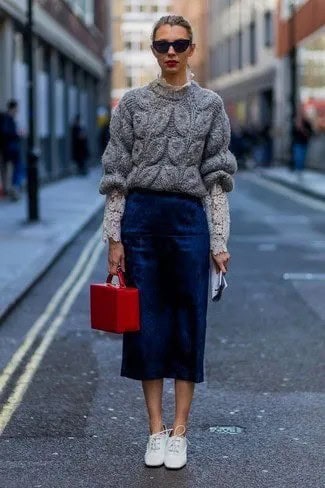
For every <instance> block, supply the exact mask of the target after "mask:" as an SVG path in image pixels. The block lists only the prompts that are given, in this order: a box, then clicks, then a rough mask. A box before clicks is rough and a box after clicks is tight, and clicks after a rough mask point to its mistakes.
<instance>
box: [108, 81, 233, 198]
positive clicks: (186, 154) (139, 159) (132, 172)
mask: <svg viewBox="0 0 325 488" xmlns="http://www.w3.org/2000/svg"><path fill="white" fill-rule="evenodd" d="M110 134H111V138H110V141H109V143H108V145H107V148H106V150H105V152H104V154H103V157H102V163H103V168H104V175H103V177H102V179H101V182H100V190H99V191H100V193H102V194H108V193H110V191H111V190H113V189H118V190H120V191H121V192H122V193H123V194H125V195H126V194H127V191H128V190H129V189H131V188H135V187H140V188H149V189H152V190H163V191H175V192H182V193H188V194H190V195H195V196H198V197H205V196H207V195H208V193H209V190H210V189H211V188H212V186H213V184H218V185H220V186H221V188H222V190H223V191H226V192H229V191H231V190H232V188H233V179H232V175H233V174H234V173H235V171H236V169H237V165H236V160H235V158H234V156H233V155H232V154H231V153H230V152H229V150H228V145H229V139H230V126H229V121H228V117H227V115H226V113H225V110H224V107H223V102H222V100H221V98H220V97H219V96H218V95H217V94H216V93H214V92H212V91H211V90H207V89H205V88H201V87H200V86H199V85H198V84H197V83H195V82H193V81H192V82H191V83H190V84H189V85H188V84H187V86H184V87H183V88H182V89H180V90H177V91H172V90H170V89H168V87H165V86H162V85H161V84H160V83H159V81H158V80H155V81H153V82H151V83H150V84H149V85H147V86H145V87H142V88H136V89H133V90H130V91H129V92H127V93H126V94H125V95H124V96H123V98H122V99H121V101H120V103H119V105H118V107H117V108H116V110H115V111H114V114H113V116H112V121H111V128H110Z"/></svg>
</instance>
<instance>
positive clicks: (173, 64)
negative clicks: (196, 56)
mask: <svg viewBox="0 0 325 488" xmlns="http://www.w3.org/2000/svg"><path fill="white" fill-rule="evenodd" d="M179 39H190V36H189V34H188V32H187V30H186V29H185V27H181V26H179V25H173V26H171V25H169V24H165V25H162V26H161V27H159V29H158V30H157V32H156V36H155V39H154V41H168V42H174V41H176V40H179ZM194 50H195V45H194V44H192V45H190V46H189V47H188V48H187V49H186V51H184V52H182V53H177V52H176V51H175V49H174V48H173V46H170V47H169V50H168V52H167V53H159V52H158V51H156V49H154V48H152V52H153V54H154V56H155V57H156V58H157V61H158V64H159V66H160V68H161V71H162V73H163V74H177V73H182V72H184V71H186V66H187V62H188V58H190V57H191V56H192V55H193V53H194Z"/></svg>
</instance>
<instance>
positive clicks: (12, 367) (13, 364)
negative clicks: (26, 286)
mask: <svg viewBox="0 0 325 488" xmlns="http://www.w3.org/2000/svg"><path fill="white" fill-rule="evenodd" d="M100 232H101V226H100V227H99V228H98V230H97V231H96V232H95V234H94V235H93V236H92V237H91V238H90V239H89V241H88V242H87V244H86V245H85V247H84V249H83V251H82V253H81V255H80V257H79V259H78V261H77V263H76V264H75V266H74V268H73V269H72V271H71V272H70V274H69V275H68V277H67V278H66V280H65V281H64V283H63V284H62V285H61V286H60V288H59V289H58V290H57V291H56V293H55V295H54V296H53V297H52V299H51V301H50V302H49V303H48V305H47V306H46V309H45V310H44V312H43V313H42V315H40V316H39V317H38V319H37V320H36V321H35V322H34V324H33V325H32V327H31V328H30V329H29V331H28V333H27V334H26V336H25V339H24V341H23V342H22V344H21V345H20V346H19V348H18V349H17V350H16V352H15V353H14V354H13V356H12V357H11V359H10V360H9V362H8V363H7V365H6V367H5V368H4V369H3V371H2V373H1V375H0V394H1V393H2V392H3V390H4V388H5V386H6V384H7V383H8V381H9V380H10V378H11V377H12V375H13V374H14V372H15V371H16V369H17V368H18V366H19V364H20V363H21V361H22V360H23V358H24V356H25V355H26V354H27V353H28V351H29V350H30V348H31V347H32V345H33V343H34V342H35V340H36V337H37V336H38V334H39V332H40V331H41V330H42V329H43V327H44V326H45V325H46V323H47V322H48V321H49V319H50V318H51V316H52V315H53V313H54V312H55V310H56V308H57V306H58V304H59V303H60V301H61V300H62V298H64V296H65V295H66V293H67V291H68V290H69V289H70V287H71V286H72V285H73V283H74V282H75V280H76V279H77V277H78V275H79V273H80V272H81V271H82V269H83V267H84V265H85V264H86V262H87V261H88V259H89V256H90V255H91V253H92V250H93V248H94V246H95V245H96V243H97V242H98V240H99V239H100Z"/></svg>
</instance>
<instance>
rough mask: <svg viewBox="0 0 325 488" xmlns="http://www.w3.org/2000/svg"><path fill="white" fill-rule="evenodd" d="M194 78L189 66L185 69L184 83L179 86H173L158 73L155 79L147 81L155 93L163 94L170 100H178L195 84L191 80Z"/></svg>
mask: <svg viewBox="0 0 325 488" xmlns="http://www.w3.org/2000/svg"><path fill="white" fill-rule="evenodd" d="M193 78H194V74H193V73H192V72H191V70H190V69H189V68H187V70H186V80H187V81H186V83H184V85H181V86H175V85H171V84H170V83H168V82H167V81H166V80H165V78H163V77H162V76H161V75H158V76H157V78H156V79H155V80H153V81H152V82H151V83H149V85H148V87H149V88H150V89H151V90H153V91H154V92H155V93H157V95H160V96H163V97H165V98H168V99H171V100H180V99H181V98H183V97H184V96H185V95H186V94H187V93H188V91H189V88H190V87H191V86H192V85H193V84H195V82H193V81H192V79H193Z"/></svg>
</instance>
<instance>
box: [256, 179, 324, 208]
mask: <svg viewBox="0 0 325 488" xmlns="http://www.w3.org/2000/svg"><path fill="white" fill-rule="evenodd" d="M259 176H261V177H262V178H264V179H265V180H270V181H273V182H274V183H278V184H279V185H282V186H284V187H286V188H290V189H291V190H295V191H297V192H299V193H303V194H304V195H307V196H309V197H312V198H317V200H321V201H322V202H325V194H323V193H318V192H316V191H313V190H310V189H309V188H306V187H304V186H301V185H299V184H297V183H294V182H291V181H286V180H283V179H281V178H278V177H276V176H272V175H266V174H260V175H259Z"/></svg>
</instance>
